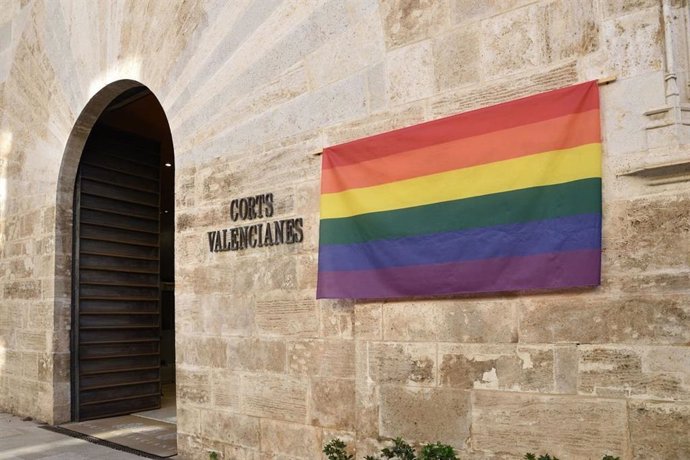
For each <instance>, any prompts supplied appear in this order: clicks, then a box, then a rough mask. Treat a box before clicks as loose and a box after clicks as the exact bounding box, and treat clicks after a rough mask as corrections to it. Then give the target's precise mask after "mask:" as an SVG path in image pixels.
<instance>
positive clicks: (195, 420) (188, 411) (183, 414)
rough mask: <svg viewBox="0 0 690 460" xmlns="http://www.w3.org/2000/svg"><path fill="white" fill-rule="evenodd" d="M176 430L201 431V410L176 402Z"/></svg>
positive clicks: (184, 431) (185, 431)
mask: <svg viewBox="0 0 690 460" xmlns="http://www.w3.org/2000/svg"><path fill="white" fill-rule="evenodd" d="M176 414H177V419H176V421H177V431H178V432H180V433H200V432H201V424H200V422H201V411H200V410H199V409H196V408H194V407H190V406H188V405H185V404H180V403H177V407H176Z"/></svg>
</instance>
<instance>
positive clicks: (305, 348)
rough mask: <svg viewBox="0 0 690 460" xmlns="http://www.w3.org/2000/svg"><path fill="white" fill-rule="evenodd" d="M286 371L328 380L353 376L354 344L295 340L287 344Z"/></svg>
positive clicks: (345, 341) (348, 341)
mask: <svg viewBox="0 0 690 460" xmlns="http://www.w3.org/2000/svg"><path fill="white" fill-rule="evenodd" d="M287 353H288V370H289V373H290V374H296V375H297V374H301V375H309V376H314V377H316V376H318V377H330V378H334V377H335V378H352V376H353V375H354V374H355V342H354V341H352V340H297V341H291V342H288V350H287Z"/></svg>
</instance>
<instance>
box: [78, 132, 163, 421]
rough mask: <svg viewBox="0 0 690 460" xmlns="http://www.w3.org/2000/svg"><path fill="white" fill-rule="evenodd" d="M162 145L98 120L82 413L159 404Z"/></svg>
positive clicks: (88, 189)
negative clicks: (111, 127) (107, 126)
mask: <svg viewBox="0 0 690 460" xmlns="http://www.w3.org/2000/svg"><path fill="white" fill-rule="evenodd" d="M159 164H160V151H159V146H158V144H157V143H155V142H152V141H150V140H147V139H144V138H140V137H137V136H133V135H131V134H127V133H122V132H116V131H112V130H109V129H105V128H96V129H94V131H93V133H92V134H91V136H90V137H89V140H88V142H87V144H86V147H85V148H84V153H83V155H82V160H81V164H80V169H79V173H78V176H77V183H76V192H75V226H74V228H75V238H74V241H75V254H74V261H75V263H74V289H73V291H74V331H75V332H74V334H73V351H72V352H73V357H72V359H73V363H74V366H73V384H72V388H73V390H72V396H73V409H74V411H73V414H74V418H75V419H77V420H88V419H94V418H102V417H109V416H115V415H121V414H128V413H132V412H138V411H142V410H148V409H155V408H158V407H160V390H161V388H160V326H161V319H160V282H159V280H160V254H159V246H160V244H159V243H160V234H159V227H160V204H159V202H160V199H159V196H160V191H159V174H160V167H159Z"/></svg>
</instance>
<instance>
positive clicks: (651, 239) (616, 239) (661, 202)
mask: <svg viewBox="0 0 690 460" xmlns="http://www.w3.org/2000/svg"><path fill="white" fill-rule="evenodd" d="M607 209H608V210H609V211H610V217H609V219H610V221H609V222H610V223H611V226H612V227H613V228H615V230H616V231H615V234H614V235H612V236H611V238H610V239H609V243H608V250H609V251H610V252H611V256H610V257H611V265H612V267H611V268H612V270H613V271H614V273H615V274H614V275H613V276H612V278H614V279H616V278H618V279H621V278H622V279H625V277H626V276H630V275H634V274H636V273H640V272H657V273H658V272H665V273H669V274H670V273H672V272H673V271H674V270H683V269H686V268H687V265H688V264H687V257H686V256H685V255H686V254H688V253H689V252H690V222H689V221H688V219H686V218H685V217H686V216H687V214H688V212H690V195H687V194H683V195H676V196H673V197H652V198H639V199H631V200H626V201H625V202H623V201H616V202H615V203H611V206H609V207H608V208H607ZM626 287H628V286H626ZM662 287H663V286H662ZM630 288H631V290H632V289H634V288H635V286H630Z"/></svg>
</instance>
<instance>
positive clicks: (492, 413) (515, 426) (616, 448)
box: [472, 391, 628, 458]
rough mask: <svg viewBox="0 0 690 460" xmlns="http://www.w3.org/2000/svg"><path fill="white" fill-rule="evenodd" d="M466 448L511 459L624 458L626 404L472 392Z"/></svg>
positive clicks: (625, 445) (563, 397) (613, 401)
mask: <svg viewBox="0 0 690 460" xmlns="http://www.w3.org/2000/svg"><path fill="white" fill-rule="evenodd" d="M472 448H473V449H476V450H482V451H486V452H505V453H511V454H514V455H516V456H520V455H524V453H525V452H549V453H550V454H551V455H555V456H557V457H560V458H601V456H602V455H604V454H611V455H615V456H620V457H624V456H625V453H626V452H627V449H628V430H627V412H626V403H625V401H615V400H603V399H592V398H579V397H573V396H545V395H527V394H520V393H503V392H495V391H491V392H490V391H475V392H474V397H473V399H472Z"/></svg>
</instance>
